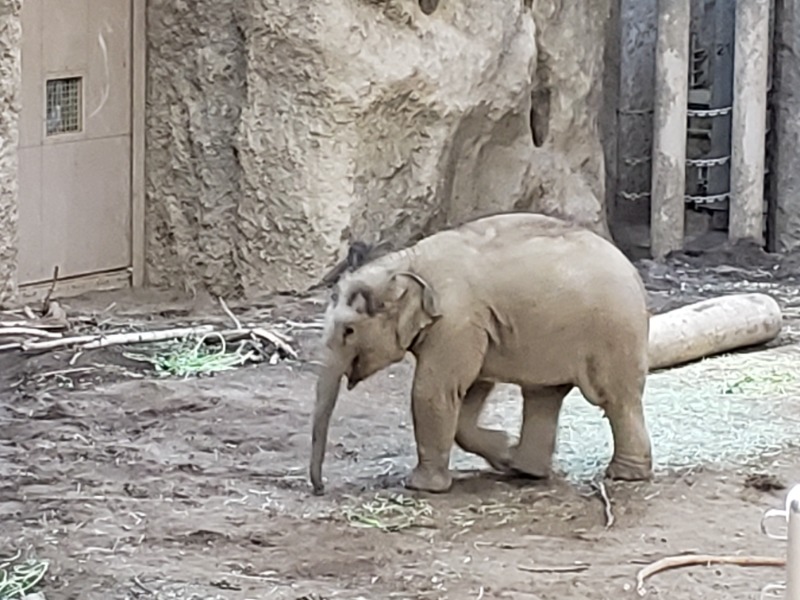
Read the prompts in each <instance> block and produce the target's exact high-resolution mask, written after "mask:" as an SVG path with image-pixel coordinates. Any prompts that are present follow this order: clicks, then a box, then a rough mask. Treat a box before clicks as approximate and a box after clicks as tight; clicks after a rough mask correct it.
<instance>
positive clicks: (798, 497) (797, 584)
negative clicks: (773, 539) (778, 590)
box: [786, 485, 800, 600]
mask: <svg viewBox="0 0 800 600" xmlns="http://www.w3.org/2000/svg"><path fill="white" fill-rule="evenodd" d="M786 513H787V514H786V518H787V520H788V521H789V528H788V532H787V539H788V546H789V547H788V549H787V551H786V600H800V485H796V486H794V487H793V488H792V489H791V490H790V491H789V494H788V496H787V498H786Z"/></svg>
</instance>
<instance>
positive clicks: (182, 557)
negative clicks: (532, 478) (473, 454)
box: [0, 270, 800, 600]
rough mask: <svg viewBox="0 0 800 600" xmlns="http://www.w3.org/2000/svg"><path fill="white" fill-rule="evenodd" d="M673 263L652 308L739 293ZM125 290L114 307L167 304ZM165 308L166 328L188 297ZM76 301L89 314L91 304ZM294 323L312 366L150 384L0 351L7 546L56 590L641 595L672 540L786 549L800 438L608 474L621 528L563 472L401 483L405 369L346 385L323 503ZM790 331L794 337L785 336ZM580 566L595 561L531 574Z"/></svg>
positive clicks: (655, 588) (747, 583)
mask: <svg viewBox="0 0 800 600" xmlns="http://www.w3.org/2000/svg"><path fill="white" fill-rule="evenodd" d="M668 275H669V277H671V278H673V279H674V280H676V281H679V282H680V283H681V284H682V287H683V288H684V289H683V291H682V292H681V291H680V290H679V291H678V292H675V285H672V286H664V287H663V289H662V290H660V291H659V290H654V303H658V302H661V301H663V300H664V298H666V299H667V300H669V301H671V302H676V303H684V302H686V301H690V300H692V299H694V298H695V296H693V295H692V294H693V293H694V290H695V289H696V290H697V294H699V295H700V296H702V294H706V295H709V294H715V293H719V290H720V289H723V290H724V289H725V285H727V283H726V280H724V278H722V277H719V276H717V277H716V278H713V279H708V278H707V279H702V278H698V277H695V275H696V274H695V275H692V274H691V273H690V272H688V271H684V272H676V271H675V270H672V271H670V272H669V273H668ZM731 281H733V280H731ZM756 283H757V282H756ZM754 285H755V284H754ZM704 286H705V287H704ZM709 286H710V287H709ZM714 286H716V287H714ZM720 286H722V287H720ZM651 287H654V288H655V287H658V286H651ZM756 288H758V286H757V285H756ZM687 289H689V291H688V292H687V291H686V290H687ZM736 289H737V290H741V289H745V288H743V287H742V286H739V287H738V288H736ZM754 289H755V288H754ZM758 289H761V288H758ZM776 289H777V288H776ZM781 289H783V288H781ZM776 293H777V292H776ZM781 293H782V292H781ZM659 294H661V296H659ZM790 296H791V294H790V293H789V292H787V296H786V297H787V298H790ZM107 300H108V297H107V296H105V297H103V298H101V299H100V300H97V299H95V300H93V302H97V303H98V304H97V305H96V306H101V305H103V304H104V303H106V302H107ZM118 301H119V302H120V303H119V305H118V307H117V308H116V313H115V314H116V315H117V317H118V318H126V315H128V316H132V315H134V314H139V315H141V314H144V313H146V312H147V311H152V310H153V308H152V307H153V304H152V303H150V304H148V305H147V306H145V305H143V304H142V303H141V302H140V301H137V302H133V301H125V299H124V298H123V297H122V296H119V297H118ZM124 301H125V302H129V303H128V304H125V302H124ZM791 302H792V301H791V299H790V300H787V301H786V303H785V304H784V305H785V306H787V307H788V309H791V306H793V305H792V303H791ZM662 306H663V302H662ZM95 308H96V307H95ZM161 308H162V309H163V311H161V312H164V311H167V312H166V313H165V314H166V316H164V315H163V314H162V315H161V316H160V317H159V318H162V319H165V320H170V319H172V320H174V319H176V318H180V317H182V316H186V315H188V314H191V311H192V310H194V309H192V308H191V307H190V308H186V307H185V306H183V307H181V306H179V305H178V304H176V305H175V306H172V305H170V306H166V305H161ZM251 309H252V307H251ZM72 310H83V311H91V310H93V308H92V305H91V303H84V304H80V303H79V302H75V303H73V305H72ZM170 310H171V311H173V312H169V311H170ZM253 310H255V309H253ZM258 310H262V311H263V310H266V311H271V312H270V318H278V316H279V315H284V316H286V315H289V316H291V317H293V318H297V319H302V318H304V317H308V316H309V315H312V314H315V313H316V310H317V305H314V304H312V303H309V302H305V303H297V302H289V301H288V300H287V301H284V302H281V303H274V304H272V305H264V306H260V307H259V308H258ZM174 311H178V312H177V313H175V312H174ZM180 311H184V312H180ZM265 318H266V317H265ZM296 334H297V337H298V339H299V340H301V341H302V348H303V352H302V360H301V361H300V362H297V363H294V362H286V363H281V364H278V365H276V366H269V365H261V366H257V367H249V368H243V369H239V370H237V371H235V372H231V373H226V374H223V375H219V376H216V377H213V378H204V379H192V380H187V381H176V380H156V379H153V378H150V377H143V378H138V379H137V378H135V377H132V376H131V373H138V374H139V375H141V371H138V372H137V371H136V370H135V369H134V367H133V366H132V365H130V364H127V363H125V362H124V360H121V359H120V355H119V353H118V352H116V351H114V350H109V351H104V352H102V353H92V354H87V355H86V356H85V357H82V358H81V361H79V364H97V365H99V366H98V367H97V369H96V371H95V372H94V375H91V376H90V375H86V376H85V377H84V375H82V374H72V375H68V376H66V377H67V379H69V380H70V381H71V382H72V383H71V384H70V383H66V384H63V385H60V386H59V385H54V381H55V376H52V377H47V378H44V379H43V380H41V381H40V379H41V378H39V379H37V376H38V375H40V374H41V373H43V372H46V371H48V370H50V371H55V370H58V369H59V368H64V365H65V362H66V361H68V360H69V358H70V356H68V355H65V356H55V355H43V356H40V357H36V358H34V359H29V360H24V361H23V360H20V359H19V358H18V357H11V356H9V355H4V356H3V357H2V358H0V380H2V381H0V384H2V386H3V387H2V388H0V389H3V390H4V391H2V392H0V432H1V433H0V523H2V527H0V555H5V554H10V553H12V552H13V550H14V549H17V548H20V549H23V550H24V551H26V552H31V553H33V554H35V555H36V556H39V557H42V558H46V559H49V560H50V561H51V569H50V572H49V575H48V578H47V579H46V581H45V583H44V584H43V586H42V587H41V589H42V591H43V592H44V593H45V594H46V596H47V598H48V600H57V599H67V598H69V599H72V598H75V599H77V598H80V599H94V598H98V599H100V598H102V599H104V600H107V599H110V598H119V599H122V598H126V599H127V598H141V599H148V598H175V599H178V598H180V599H183V598H226V599H228V598H230V599H248V598H259V599H260V598H270V599H273V598H274V599H290V600H300V599H304V598H305V599H310V598H315V599H322V598H325V599H328V598H353V599H355V598H369V599H375V598H409V599H411V598H452V599H457V600H462V599H465V600H466V599H481V598H485V599H490V598H498V599H500V598H509V599H528V598H530V599H559V600H566V599H575V600H578V599H581V600H584V599H598V600H599V599H605V598H618V597H630V598H634V597H636V594H635V591H634V590H633V586H634V578H635V575H636V572H637V570H638V569H639V568H640V567H641V564H640V563H642V562H643V561H651V560H655V559H657V558H659V557H661V556H664V555H667V554H673V553H682V552H688V551H697V552H703V553H712V554H713V553H720V554H734V553H743V554H766V555H781V553H782V552H783V551H784V548H783V547H782V546H781V544H780V543H776V542H774V541H770V540H769V539H767V538H766V537H765V536H764V535H762V534H761V533H760V532H759V527H758V524H759V519H760V517H761V513H762V511H763V510H765V509H767V508H772V507H780V506H781V504H782V499H783V494H785V490H783V489H781V488H782V485H780V484H787V485H790V484H793V483H795V482H798V481H800V466H798V465H800V451H787V452H786V453H784V454H782V455H781V456H778V457H771V458H769V459H764V461H762V463H761V464H760V465H756V466H754V467H753V468H751V469H737V470H729V471H725V472H721V471H716V472H713V471H705V470H702V469H699V470H696V471H695V472H693V473H684V474H683V475H671V476H661V477H659V478H657V479H656V480H655V481H653V482H652V483H647V484H636V485H632V484H627V485H626V484H618V483H617V484H610V485H609V493H610V495H611V497H612V501H613V505H614V512H615V515H616V523H615V524H614V526H613V527H612V528H610V529H606V527H605V516H604V510H603V504H602V503H601V502H600V500H599V499H598V498H597V496H596V495H594V494H593V493H591V490H584V489H579V488H576V487H573V486H571V485H568V484H567V483H565V482H563V481H559V480H554V481H551V482H546V483H538V484H531V483H525V482H520V481H513V480H505V479H502V478H498V477H495V476H492V475H491V474H490V473H488V472H485V471H483V472H462V473H460V474H459V479H458V481H457V483H456V485H455V487H454V489H453V491H452V492H451V493H449V494H446V495H440V496H432V495H425V494H411V493H409V492H406V491H405V490H403V488H402V486H401V480H402V478H403V476H404V475H405V473H406V472H407V469H408V468H410V467H411V466H412V465H413V462H414V446H413V436H412V429H411V424H410V414H409V402H408V392H409V386H410V372H411V371H410V368H411V367H410V364H409V363H404V364H401V365H396V366H394V367H392V368H390V369H387V370H386V371H384V372H383V373H381V374H379V375H378V376H376V377H374V378H373V379H371V380H369V381H367V382H365V383H364V384H363V385H362V386H359V388H357V389H356V390H354V391H353V392H351V393H349V394H345V395H344V396H343V398H342V400H341V402H340V404H339V407H338V408H337V412H336V414H335V416H334V419H333V423H332V428H331V444H332V446H331V448H330V450H329V453H328V458H327V461H326V464H325V475H326V477H327V479H328V484H327V490H328V492H327V494H326V495H325V496H323V497H314V496H312V495H310V490H309V486H308V483H307V481H306V464H307V457H308V447H309V437H310V436H309V412H310V408H311V403H312V401H313V399H312V389H313V381H314V373H313V366H312V365H311V364H310V359H311V358H312V357H313V344H312V342H313V332H303V331H297V332H296ZM792 342H793V338H792V337H791V335H790V334H787V336H786V337H784V338H783V340H782V342H781V343H792ZM104 365H105V367H104ZM109 365H111V366H110V367H109ZM115 365H116V367H118V368H119V369H120V370H117V371H115ZM95 376H96V378H95V379H92V378H91V377H95ZM14 383H16V385H15V386H14V387H11V384H14ZM62 383H63V382H62ZM797 412H798V416H800V409H798V411H797ZM378 493H381V494H385V495H389V494H393V493H402V494H404V495H406V496H413V497H416V498H422V499H424V500H425V501H426V502H427V503H428V504H429V506H430V515H429V516H428V517H426V519H425V523H424V526H423V527H412V528H408V529H403V530H402V531H400V532H395V533H391V532H385V531H381V530H379V529H374V528H357V527H354V526H353V525H352V524H350V523H348V522H347V519H346V517H345V513H346V510H345V509H347V508H353V509H358V507H359V506H360V505H361V504H363V503H365V502H369V501H371V500H372V499H373V498H374V497H375V495H376V494H378ZM576 563H582V564H585V565H588V568H585V570H582V571H579V572H550V573H548V572H534V571H531V570H530V568H531V567H533V568H534V570H535V569H538V568H540V567H554V568H556V570H560V569H561V568H563V567H566V566H574V565H575V564H576ZM782 576H783V574H782V573H781V571H780V570H779V569H770V568H753V569H742V568H737V567H712V568H705V567H697V568H690V569H682V570H676V571H672V572H668V573H664V574H661V575H658V576H656V577H655V578H654V579H653V580H652V582H651V583H650V584H649V586H648V589H649V590H650V591H651V593H650V596H649V597H653V598H666V597H668V598H671V599H675V600H683V599H686V600H688V599H689V598H692V599H694V598H706V599H707V600H713V599H723V598H724V599H726V600H727V599H730V598H745V597H754V596H755V595H756V594H757V593H758V591H759V589H760V588H761V587H762V586H763V585H765V584H768V583H772V582H775V581H779V580H781V579H782Z"/></svg>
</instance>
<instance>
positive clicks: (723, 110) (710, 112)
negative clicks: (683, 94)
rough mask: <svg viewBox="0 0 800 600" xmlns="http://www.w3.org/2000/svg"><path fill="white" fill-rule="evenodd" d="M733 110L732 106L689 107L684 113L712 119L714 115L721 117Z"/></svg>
mask: <svg viewBox="0 0 800 600" xmlns="http://www.w3.org/2000/svg"><path fill="white" fill-rule="evenodd" d="M732 110H733V106H723V107H720V108H707V109H703V110H700V109H691V108H690V109H689V110H687V111H686V115H687V116H689V117H701V118H703V117H705V118H708V119H713V118H714V117H721V116H723V115H727V114H728V113H729V112H731V111H732Z"/></svg>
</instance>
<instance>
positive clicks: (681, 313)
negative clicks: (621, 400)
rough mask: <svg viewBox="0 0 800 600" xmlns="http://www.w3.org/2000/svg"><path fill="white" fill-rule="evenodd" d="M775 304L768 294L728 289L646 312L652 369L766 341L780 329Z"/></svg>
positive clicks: (779, 317) (779, 310) (779, 316)
mask: <svg viewBox="0 0 800 600" xmlns="http://www.w3.org/2000/svg"><path fill="white" fill-rule="evenodd" d="M781 325H782V315H781V308H780V306H779V305H778V303H777V302H776V301H775V300H774V299H773V298H772V297H770V296H767V295H766V294H731V295H728V296H720V297H718V298H711V299H709V300H702V301H700V302H695V303H694V304H689V305H687V306H682V307H681V308H676V309H675V310H670V311H668V312H665V313H661V314H658V315H653V316H652V317H650V346H649V359H650V371H655V370H658V369H663V368H666V367H675V366H678V365H680V364H683V363H688V362H691V361H693V360H698V359H701V358H705V357H708V356H713V355H714V354H721V353H723V352H728V351H730V350H735V349H737V348H746V347H748V346H755V345H758V344H764V343H766V342H769V341H770V340H773V339H775V338H776V337H777V336H778V334H779V333H780V331H781Z"/></svg>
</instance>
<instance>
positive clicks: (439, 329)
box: [310, 213, 652, 494]
mask: <svg viewBox="0 0 800 600" xmlns="http://www.w3.org/2000/svg"><path fill="white" fill-rule="evenodd" d="M648 333H649V316H648V312H647V306H646V292H645V289H644V285H643V284H642V280H641V279H640V277H639V274H638V273H637V271H636V269H635V267H634V266H633V265H632V264H631V262H630V261H629V260H628V259H627V258H626V257H625V256H624V255H623V254H622V253H621V252H620V251H619V250H618V249H617V248H616V247H615V246H614V245H613V244H612V243H610V242H608V241H606V240H605V239H603V238H602V237H600V236H598V235H596V234H594V233H592V232H590V231H588V230H587V229H584V228H582V227H579V226H577V225H573V224H570V223H567V222H565V221H562V220H559V219H555V218H552V217H547V216H543V215H538V214H531V213H506V214H501V215H495V216H490V217H484V218H480V219H477V220H474V221H471V222H469V223H467V224H464V225H461V226H459V227H457V228H454V229H450V230H446V231H441V232H439V233H436V234H434V235H432V236H430V237H428V238H425V239H423V240H422V241H420V242H418V243H417V244H415V245H414V246H412V247H410V248H407V249H405V250H401V251H397V252H392V253H390V254H387V255H384V256H382V257H380V258H379V259H377V260H374V261H372V262H368V263H366V264H364V265H362V266H361V267H360V268H356V269H355V270H352V271H350V272H347V273H345V274H344V275H343V276H342V278H341V279H340V280H339V282H338V283H337V285H336V286H335V288H334V291H333V294H332V297H331V301H330V303H329V305H328V307H327V310H326V314H325V330H324V333H323V337H324V342H325V346H326V351H327V358H326V361H325V364H324V366H323V368H322V370H321V372H320V375H319V378H318V379H317V387H316V404H315V407H314V417H313V433H312V450H311V463H310V478H311V483H312V486H313V489H314V492H315V493H316V494H321V493H323V490H324V487H323V484H322V463H323V460H324V458H325V446H326V444H327V437H328V426H329V423H330V417H331V414H332V412H333V409H334V406H335V404H336V400H337V398H338V395H339V387H340V382H341V379H342V376H346V377H347V388H348V389H349V390H352V389H353V388H354V387H355V386H356V385H358V383H359V382H360V381H363V380H364V379H366V378H367V377H369V376H371V375H372V374H374V373H376V372H377V371H379V370H381V369H383V368H385V367H387V366H388V365H390V364H392V363H396V362H399V361H401V360H402V359H403V358H404V356H405V354H406V353H407V352H411V353H412V354H413V355H414V357H415V358H416V369H415V373H414V382H413V387H412V392H411V395H412V398H411V404H412V413H413V423H414V436H415V439H416V445H417V460H418V462H417V466H416V467H415V468H414V470H413V472H412V473H411V474H410V477H408V478H407V479H406V483H405V485H406V487H408V488H410V489H416V490H424V491H428V492H445V491H447V490H449V489H450V487H451V484H452V476H451V473H450V469H449V467H450V452H451V449H452V446H453V442H454V441H455V443H457V444H458V445H459V446H460V447H461V448H462V449H464V450H465V451H467V452H472V453H474V454H477V455H479V456H482V457H483V458H484V459H486V460H487V461H488V462H489V464H490V465H491V466H492V467H494V468H495V469H498V470H502V471H506V472H517V473H520V474H525V475H528V476H531V477H535V478H545V477H548V476H549V474H550V469H551V462H552V455H553V452H554V449H555V443H556V432H557V427H558V417H559V412H560V410H561V405H562V402H563V400H564V397H565V396H566V395H567V394H568V393H569V391H570V390H571V389H572V388H573V387H574V386H578V388H580V390H581V392H582V393H583V395H584V396H585V397H586V398H587V399H588V400H589V401H590V402H592V403H593V404H595V405H597V406H599V407H601V408H602V409H603V410H604V412H605V414H606V416H607V418H608V420H609V422H610V425H611V429H612V433H613V439H614V454H613V457H612V460H611V464H610V465H609V466H608V470H607V475H608V476H609V477H611V478H612V479H626V480H644V479H649V478H650V476H651V473H652V455H651V444H650V436H649V433H648V430H647V427H646V424H645V419H644V413H643V407H642V394H643V391H644V384H645V378H646V376H647V373H648V363H647V347H648ZM497 383H512V384H516V385H518V386H519V387H520V388H521V391H522V397H523V400H524V406H523V422H522V427H521V431H520V437H519V442H518V443H517V444H516V445H514V446H513V447H510V446H509V441H508V437H507V436H506V434H505V433H504V432H502V431H496V430H490V429H485V428H483V427H479V426H478V418H479V416H480V414H481V410H482V408H483V406H484V403H485V401H486V399H487V397H488V396H489V394H490V392H491V391H492V388H493V387H494V386H495V385H496V384H497Z"/></svg>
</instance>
